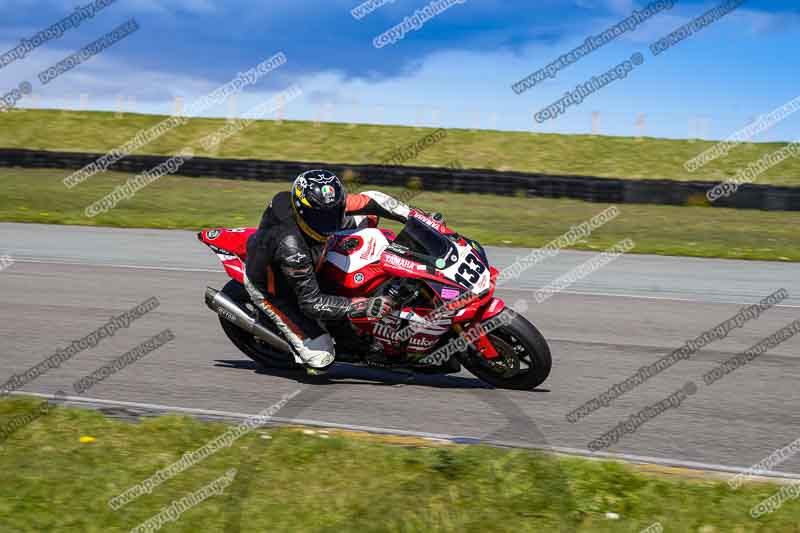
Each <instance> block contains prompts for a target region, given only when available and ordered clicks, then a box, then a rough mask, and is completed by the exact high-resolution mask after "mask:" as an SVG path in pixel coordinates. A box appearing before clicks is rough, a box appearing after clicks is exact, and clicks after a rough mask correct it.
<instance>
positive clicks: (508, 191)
mask: <svg viewBox="0 0 800 533" xmlns="http://www.w3.org/2000/svg"><path fill="white" fill-rule="evenodd" d="M102 155H103V154H89V153H80V152H49V151H44V150H17V149H6V148H0V166H3V167H23V168H57V169H62V170H77V169H80V168H83V167H84V166H86V165H88V164H89V163H91V162H92V161H94V160H96V159H97V158H99V157H101V156H102ZM169 157H170V156H151V155H130V156H128V157H126V158H124V159H122V160H120V161H118V162H117V163H115V164H114V165H113V166H112V167H111V170H117V171H122V172H131V173H138V172H142V171H145V170H149V169H151V168H153V167H155V166H157V165H159V164H160V163H163V162H164V161H166V160H167V159H168V158H169ZM313 168H327V169H330V170H332V171H333V172H336V173H338V174H340V175H344V176H351V175H354V176H357V177H358V180H359V182H360V183H362V184H364V185H375V186H380V185H389V186H400V187H403V186H410V185H411V184H412V183H413V184H414V186H420V187H421V188H422V189H424V190H428V191H455V192H474V193H486V194H497V195H501V196H531V197H533V196H536V197H545V198H575V199H579V200H585V201H589V202H604V203H639V204H661V205H713V206H714V207H732V208H738V209H763V210H767V211H800V188H794V187H773V186H770V185H757V184H747V185H742V186H740V187H739V190H738V192H736V194H734V195H732V196H730V197H727V198H720V199H719V200H717V201H716V202H714V203H713V204H710V203H709V202H708V201H707V200H706V197H705V195H706V191H708V189H710V188H711V187H713V186H714V185H716V184H717V183H716V182H702V181H688V182H684V181H670V180H622V179H615V178H595V177H591V176H554V175H547V174H528V173H522V172H497V171H492V170H481V169H463V170H462V169H459V170H454V169H451V168H436V167H409V166H385V165H349V164H342V163H318V162H303V161H263V160H258V159H216V158H208V157H195V158H193V159H191V160H189V161H187V162H186V163H184V164H183V165H182V166H181V167H180V169H179V170H178V172H177V174H179V175H182V176H196V177H200V176H203V177H215V178H224V179H243V180H257V181H286V182H288V181H289V180H290V179H292V178H293V177H294V176H296V175H297V174H299V173H300V172H302V171H304V170H309V169H313ZM67 174H68V173H66V172H65V173H64V176H65V177H66V175H67Z"/></svg>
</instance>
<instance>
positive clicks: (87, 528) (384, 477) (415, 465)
mask: <svg viewBox="0 0 800 533" xmlns="http://www.w3.org/2000/svg"><path fill="white" fill-rule="evenodd" d="M39 403H40V402H38V401H36V400H32V399H29V398H12V399H6V400H3V401H0V423H2V424H3V425H5V424H6V423H7V422H8V420H10V419H11V418H12V417H15V416H20V415H25V414H27V413H30V412H33V411H35V410H36V409H37V405H38V404H39ZM225 429H226V426H224V425H223V424H219V423H205V422H200V421H197V420H195V419H192V418H188V417H179V416H162V417H156V418H146V419H143V420H141V421H140V422H139V423H136V424H133V423H130V422H122V421H118V420H112V419H109V418H106V417H105V416H103V415H102V414H100V413H98V412H96V411H91V410H83V409H72V408H63V407H58V408H55V409H51V410H50V411H49V412H48V414H46V415H44V416H41V417H38V418H36V419H35V420H34V421H33V422H31V423H30V424H28V425H26V426H24V427H21V428H19V429H18V430H17V431H15V432H14V433H12V434H11V435H10V436H9V437H8V438H7V439H6V440H5V441H3V442H2V443H0V468H2V470H3V472H4V483H2V484H0V517H2V520H3V530H4V531H14V532H28V531H36V532H38V531H59V532H104V533H105V532H116V531H129V530H131V529H132V528H134V527H136V526H137V525H139V524H140V523H142V522H144V521H145V520H147V519H149V518H150V517H152V516H153V515H155V514H157V513H159V512H160V511H161V509H162V508H164V507H168V506H169V505H170V504H171V502H173V501H175V500H177V499H180V498H182V497H184V496H186V495H187V494H189V493H191V492H194V491H196V490H198V489H200V488H201V487H203V486H204V485H207V484H209V483H210V482H212V481H213V480H215V479H218V478H219V477H220V476H222V475H223V474H225V472H226V471H228V470H229V469H231V468H235V469H236V470H237V474H236V477H235V478H234V479H233V482H232V483H231V484H230V485H229V486H228V487H227V488H226V489H225V491H224V493H222V494H219V495H216V496H213V497H211V498H209V499H207V500H205V501H203V502H202V503H200V504H198V505H196V506H195V507H192V508H190V509H188V510H187V511H185V512H184V513H183V514H182V515H180V516H179V517H178V518H177V520H176V521H175V522H173V523H170V524H168V525H167V526H166V528H165V531H186V532H195V531H242V532H248V531H253V532H255V531H359V532H370V531H376V532H377V531H398V532H399V531H404V532H409V531H458V532H462V531H467V532H469V531H474V532H481V533H482V532H484V531H509V532H524V531H531V532H533V531H536V532H542V531H559V530H561V531H579V532H583V531H587V532H588V531H592V532H612V531H613V532H616V531H626V532H638V531H641V530H643V529H644V528H646V527H648V526H650V525H652V524H654V523H656V522H659V523H660V524H662V526H663V528H664V531H667V532H671V531H676V532H678V531H680V532H685V531H702V532H704V533H713V532H721V531H725V532H745V531H747V532H751V531H757V532H761V531H763V532H766V531H770V532H783V531H786V532H789V531H797V523H798V521H800V505H797V504H796V503H793V502H787V503H785V504H784V505H783V506H782V507H781V508H780V509H778V510H777V511H775V512H773V513H771V514H768V515H766V516H763V517H761V518H760V519H753V518H751V517H750V516H749V511H750V509H751V508H752V507H753V506H754V505H756V504H757V503H759V502H760V501H761V500H763V499H765V498H767V497H769V496H771V495H772V494H774V493H775V492H776V490H778V487H777V486H775V485H771V484H751V485H745V486H743V487H742V488H740V489H739V490H737V491H733V490H731V489H729V488H728V486H727V484H725V483H723V482H721V481H719V480H707V481H703V480H696V479H693V480H689V479H675V478H668V477H660V476H654V475H647V476H645V475H642V474H640V473H637V472H635V471H634V470H633V469H632V468H630V467H629V466H626V465H624V464H621V463H615V462H601V461H590V460H586V459H580V458H566V457H557V456H552V455H548V454H543V453H537V452H531V451H522V450H505V449H495V448H489V447H483V446H446V447H441V446H439V447H430V448H426V447H402V446H397V445H389V444H384V443H380V442H374V441H370V440H365V439H355V438H350V437H347V436H345V435H340V434H337V433H335V432H331V433H328V434H325V433H320V432H318V431H315V432H309V433H311V434H307V433H304V432H302V431H295V430H291V429H270V430H268V431H267V430H257V431H255V432H252V433H249V434H247V435H245V436H243V437H241V438H239V439H238V440H236V441H235V442H234V443H233V444H232V445H231V446H230V447H228V448H222V449H220V450H219V451H217V452H216V453H214V454H213V455H211V456H210V457H208V458H206V459H205V460H203V461H202V462H200V463H199V464H196V465H195V466H192V467H190V468H189V469H187V470H185V471H184V472H182V473H180V474H178V475H177V476H175V477H173V478H171V479H169V480H167V481H165V482H164V483H163V484H161V485H160V486H157V487H155V488H153V490H152V492H150V493H149V494H144V495H142V496H141V497H139V498H138V499H136V500H134V501H132V502H130V503H128V504H127V505H125V506H123V507H122V508H121V509H119V510H117V511H112V510H111V508H110V507H109V506H108V501H109V499H110V498H112V497H114V496H116V495H118V494H119V493H120V492H122V491H124V490H126V489H128V488H129V487H130V486H131V485H133V484H135V483H139V482H141V481H142V480H144V479H145V478H147V477H149V476H151V475H152V474H154V473H155V472H156V471H157V470H159V469H161V468H164V467H166V466H168V465H170V464H171V463H173V462H175V461H177V460H179V459H180V458H181V456H182V455H183V454H184V453H186V452H191V451H194V450H196V449H197V448H199V447H201V446H203V445H204V444H206V443H207V442H208V441H209V440H211V439H213V438H215V437H217V436H218V435H220V434H222V433H223V432H224V431H225ZM87 436H90V437H92V438H93V439H94V441H93V442H88V443H87V442H81V437H87ZM321 437H325V438H321ZM606 513H616V514H617V515H618V516H619V518H618V519H609V518H607V516H606Z"/></svg>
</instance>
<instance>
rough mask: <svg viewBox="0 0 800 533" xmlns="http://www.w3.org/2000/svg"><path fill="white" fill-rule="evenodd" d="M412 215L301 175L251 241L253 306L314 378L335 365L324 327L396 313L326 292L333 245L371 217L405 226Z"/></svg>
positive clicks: (331, 179) (321, 173)
mask: <svg viewBox="0 0 800 533" xmlns="http://www.w3.org/2000/svg"><path fill="white" fill-rule="evenodd" d="M409 211H410V208H409V207H408V206H407V205H405V204H403V203H401V202H399V201H397V200H395V199H394V198H392V197H390V196H388V195H386V194H383V193H380V192H377V191H367V192H363V193H360V194H350V195H348V194H347V192H346V190H345V187H344V185H343V184H342V182H341V180H340V179H339V178H338V177H337V176H336V175H335V174H333V173H332V172H329V171H327V170H309V171H307V172H303V173H302V174H300V175H299V176H297V178H296V179H295V180H294V182H293V184H292V189H291V191H288V192H287V191H284V192H279V193H278V194H276V195H275V196H274V197H273V198H272V201H271V202H270V204H269V206H268V207H267V209H266V211H265V212H264V214H263V216H262V218H261V223H260V224H259V227H258V231H256V233H254V234H253V235H252V236H251V237H250V238H249V239H248V241H247V261H246V265H245V275H244V285H245V288H246V289H247V292H248V293H249V295H250V298H251V299H252V301H253V303H254V304H255V305H256V306H257V307H258V308H259V309H261V310H262V311H263V312H264V314H265V315H266V316H267V318H269V320H271V321H272V322H273V323H274V324H275V326H276V327H277V328H278V330H279V331H280V332H281V333H282V334H283V336H284V338H285V339H286V340H287V341H288V342H289V343H290V344H291V345H292V347H293V348H294V349H295V352H296V354H297V356H296V357H297V358H298V359H299V361H298V362H301V363H303V364H305V365H306V366H307V367H308V368H310V369H313V370H324V369H327V368H328V367H330V366H331V365H332V364H333V361H334V358H335V350H334V343H333V339H332V338H331V336H330V335H329V334H328V332H327V331H326V329H325V327H324V325H323V324H322V323H321V322H320V321H323V320H336V319H341V318H345V317H353V318H357V317H369V318H374V319H380V318H382V317H383V316H384V315H386V314H388V313H389V312H390V311H391V307H392V302H391V299H390V298H388V297H385V296H378V297H373V298H347V297H344V296H335V295H330V294H325V293H323V292H322V291H321V289H320V287H319V284H318V282H317V277H316V271H317V269H318V268H319V266H320V265H321V263H322V261H323V260H324V257H325V252H326V251H327V250H326V248H327V243H328V238H329V237H330V236H331V235H333V234H334V233H335V232H337V231H341V230H342V229H348V228H356V227H359V226H360V225H361V224H363V223H364V222H365V221H366V217H367V216H379V217H386V218H389V219H392V220H395V221H398V222H403V223H405V222H406V220H407V219H408V215H409Z"/></svg>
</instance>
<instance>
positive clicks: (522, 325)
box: [459, 307, 552, 390]
mask: <svg viewBox="0 0 800 533" xmlns="http://www.w3.org/2000/svg"><path fill="white" fill-rule="evenodd" d="M498 317H501V320H502V322H503V324H505V325H504V326H501V327H499V328H497V329H495V330H492V331H491V332H490V333H489V334H488V337H489V339H490V340H491V341H492V344H493V345H494V347H495V349H496V350H497V353H498V357H497V358H495V359H491V360H490V359H486V358H485V357H483V356H482V355H481V354H480V353H479V352H478V351H477V350H475V349H474V348H472V347H470V348H469V349H468V350H467V351H466V352H462V353H461V354H459V359H460V360H461V363H462V364H463V365H464V366H465V367H466V368H467V370H469V371H470V372H472V374H473V375H475V377H477V378H478V379H480V380H481V381H485V382H486V383H489V384H490V385H493V386H495V387H497V388H499V389H516V390H532V389H535V388H536V387H538V386H539V385H541V384H542V383H544V381H545V380H546V379H547V376H549V375H550V367H551V366H552V358H551V357H550V347H549V346H548V345H547V341H546V340H545V339H544V337H543V336H542V334H541V333H540V332H539V330H538V329H536V326H534V325H533V324H531V323H530V322H529V321H528V319H526V318H525V317H524V316H522V315H520V314H518V313H516V312H515V311H514V310H513V309H510V308H508V307H506V308H505V309H503V311H501V313H500V314H499V315H498Z"/></svg>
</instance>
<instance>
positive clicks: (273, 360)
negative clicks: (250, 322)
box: [219, 280, 300, 369]
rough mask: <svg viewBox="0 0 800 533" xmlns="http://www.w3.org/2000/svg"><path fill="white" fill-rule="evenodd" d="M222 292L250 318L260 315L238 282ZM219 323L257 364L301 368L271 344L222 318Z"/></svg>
mask: <svg viewBox="0 0 800 533" xmlns="http://www.w3.org/2000/svg"><path fill="white" fill-rule="evenodd" d="M221 292H222V293H223V294H225V296H227V297H228V298H230V299H231V300H233V301H234V302H236V304H237V305H238V306H239V307H241V308H242V309H244V310H246V311H247V312H248V313H249V314H250V316H252V317H256V316H257V315H259V314H260V313H259V311H258V309H257V308H256V307H255V306H254V305H253V302H252V301H251V300H250V295H249V294H248V293H247V289H245V288H244V285H242V284H241V283H239V282H238V281H236V280H231V281H229V282H228V283H226V284H225V286H224V287H223V288H222V291H221ZM219 323H220V325H221V326H222V331H224V332H225V335H227V336H228V338H229V339H230V341H231V342H232V343H233V344H234V346H236V347H237V348H239V350H240V351H241V352H242V353H243V354H245V355H246V356H247V357H249V358H250V359H252V360H253V361H255V362H256V363H258V364H260V365H263V366H266V367H270V368H283V369H295V368H300V365H298V364H297V363H296V362H295V361H294V358H292V357H290V356H288V355H286V354H284V353H282V352H279V351H277V350H275V349H274V348H273V347H272V346H270V345H269V344H267V343H265V342H262V341H260V340H259V339H257V338H256V337H254V336H253V335H251V334H250V333H247V332H246V331H244V330H243V329H241V328H239V327H238V326H236V325H235V324H233V323H231V322H228V321H227V320H225V319H224V318H222V317H219ZM262 324H264V325H266V326H267V327H269V328H270V329H271V330H272V331H273V332H275V333H276V334H278V335H280V333H278V331H277V329H275V328H273V327H271V325H270V324H269V323H267V322H265V321H262Z"/></svg>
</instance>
